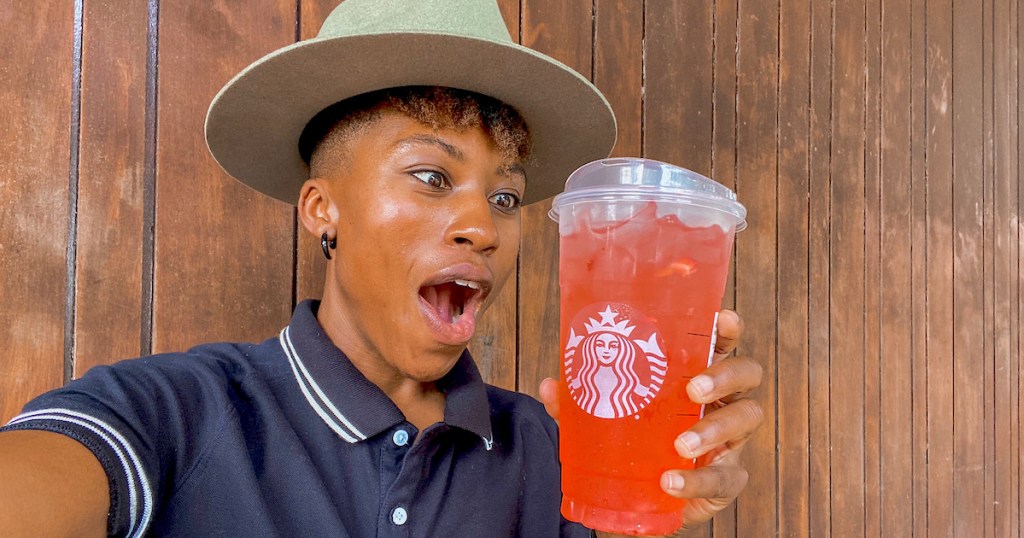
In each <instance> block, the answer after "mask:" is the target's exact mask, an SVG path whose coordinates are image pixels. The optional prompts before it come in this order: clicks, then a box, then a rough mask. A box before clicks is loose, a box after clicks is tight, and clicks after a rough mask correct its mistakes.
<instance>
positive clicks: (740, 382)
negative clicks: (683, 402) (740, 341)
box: [686, 357, 764, 404]
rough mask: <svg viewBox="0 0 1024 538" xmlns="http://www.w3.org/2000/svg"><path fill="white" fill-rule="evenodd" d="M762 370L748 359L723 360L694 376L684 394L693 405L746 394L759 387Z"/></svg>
mask: <svg viewBox="0 0 1024 538" xmlns="http://www.w3.org/2000/svg"><path fill="white" fill-rule="evenodd" d="M763 375H764V369H763V368H761V365H760V364H758V363H757V361H755V360H753V359H751V358H748V357H729V358H727V359H723V360H721V361H719V362H717V363H715V364H712V365H711V366H709V367H708V369H707V370H704V373H702V374H700V375H697V376H695V377H694V378H693V379H691V380H690V382H689V383H688V384H687V385H686V394H687V395H689V396H690V400H692V401H693V402H694V403H703V404H709V403H712V402H714V401H716V400H720V399H723V398H727V401H728V399H735V398H729V397H734V396H735V395H738V394H743V393H746V392H748V391H750V390H752V389H755V388H757V387H758V386H760V385H761V377H762V376H763Z"/></svg>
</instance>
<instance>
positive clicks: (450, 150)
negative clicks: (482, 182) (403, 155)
mask: <svg viewBox="0 0 1024 538" xmlns="http://www.w3.org/2000/svg"><path fill="white" fill-rule="evenodd" d="M415 142H420V143H425V144H430V145H432V146H437V147H439V148H441V149H442V150H444V152H445V153H447V154H448V156H449V157H451V158H453V159H456V160H459V161H464V160H466V156H465V155H464V154H463V153H462V151H461V150H459V148H457V147H455V146H453V145H451V144H449V143H448V142H445V141H444V140H443V139H441V138H438V137H436V136H431V135H424V134H419V135H412V136H410V137H407V138H403V139H401V140H399V141H398V142H397V143H396V144H395V145H396V146H407V145H409V144H412V143H415Z"/></svg>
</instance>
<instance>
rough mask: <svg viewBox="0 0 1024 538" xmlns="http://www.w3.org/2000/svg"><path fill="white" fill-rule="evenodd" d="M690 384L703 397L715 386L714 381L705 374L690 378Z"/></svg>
mask: <svg viewBox="0 0 1024 538" xmlns="http://www.w3.org/2000/svg"><path fill="white" fill-rule="evenodd" d="M690 384H691V385H693V388H694V389H696V390H697V393H698V394H700V396H702V397H704V396H707V395H708V394H711V391H712V390H714V388H715V382H714V381H712V380H711V378H710V377H708V376H706V375H699V376H697V377H694V378H693V379H691V380H690Z"/></svg>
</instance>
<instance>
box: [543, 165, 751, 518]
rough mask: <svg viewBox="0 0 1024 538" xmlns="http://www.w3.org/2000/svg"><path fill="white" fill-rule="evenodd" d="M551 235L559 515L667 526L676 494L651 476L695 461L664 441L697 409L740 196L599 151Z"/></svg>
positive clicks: (566, 195)
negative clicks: (696, 380) (692, 389)
mask: <svg viewBox="0 0 1024 538" xmlns="http://www.w3.org/2000/svg"><path fill="white" fill-rule="evenodd" d="M549 216H550V217H551V218H552V219H554V220H555V221H557V222H558V229H559V236H560V256H559V284H560V286H561V344H562V347H561V349H562V353H563V356H562V362H563V364H562V384H561V392H560V394H559V398H560V412H559V429H560V441H559V443H560V449H559V452H560V453H559V456H560V459H561V462H562V514H563V515H564V516H565V517H566V518H567V519H569V520H572V521H578V522H581V523H583V524H584V525H586V526H588V527H590V528H594V529H598V530H603V531H609V532H616V533H620V534H640V535H645V534H646V535H659V534H670V533H672V532H674V531H676V530H677V529H678V528H679V527H680V526H682V508H683V506H684V505H685V501H684V500H682V499H677V498H675V497H671V496H669V495H668V494H666V493H664V492H663V491H662V489H661V486H660V479H661V474H662V473H663V472H664V471H666V470H669V469H686V468H692V467H693V465H694V461H685V460H681V458H680V457H679V455H678V454H677V453H676V452H675V450H674V448H673V440H674V439H675V438H676V437H677V436H678V435H679V434H681V433H682V432H683V431H685V430H686V429H688V428H689V427H690V426H692V425H693V424H694V423H695V422H697V420H699V419H700V417H701V416H702V414H703V408H702V406H700V405H697V404H694V403H693V402H691V401H690V399H689V397H688V396H687V394H686V384H687V383H688V382H689V380H690V379H691V378H692V377H693V376H695V375H697V374H699V373H700V372H701V371H703V370H704V369H705V368H706V367H707V366H708V363H709V361H710V360H711V357H712V356H713V353H714V347H715V334H716V325H717V322H718V311H719V309H720V307H721V303H722V295H723V294H724V293H725V282H726V277H727V276H728V273H729V258H730V254H731V252H732V244H733V237H734V235H735V233H736V232H737V231H739V230H742V229H743V228H745V227H746V221H745V218H746V209H745V208H744V207H743V206H742V205H740V204H739V203H738V202H737V201H736V195H735V194H734V193H733V192H732V191H730V190H729V189H727V188H725V187H724V186H723V185H721V184H719V183H716V182H714V181H712V180H710V179H708V178H706V177H704V176H702V175H700V174H697V173H695V172H691V171H689V170H686V169H684V168H679V167H677V166H673V165H671V164H667V163H662V162H658V161H652V160H649V159H634V158H629V159H604V160H600V161H595V162H592V163H589V164H587V165H584V166H583V167H581V168H580V169H578V170H576V171H575V172H574V173H573V174H572V175H571V176H570V177H569V179H568V181H566V187H565V192H563V193H562V194H560V195H558V196H556V197H555V199H554V203H553V206H552V209H551V211H550V212H549Z"/></svg>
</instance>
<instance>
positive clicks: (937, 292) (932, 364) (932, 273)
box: [925, 0, 956, 536]
mask: <svg viewBox="0 0 1024 538" xmlns="http://www.w3.org/2000/svg"><path fill="white" fill-rule="evenodd" d="M952 19H953V3H952V1H951V0H929V1H928V4H927V20H926V22H925V24H926V27H927V40H928V44H927V47H928V49H927V50H928V58H927V60H926V61H927V64H926V65H927V77H928V78H927V91H928V96H927V107H928V108H927V112H926V113H927V120H926V122H927V126H926V129H927V130H926V132H927V144H928V146H927V149H926V154H925V155H927V174H928V175H927V178H928V186H927V192H928V199H927V203H928V210H927V214H928V217H927V218H928V239H927V245H926V248H927V256H928V261H927V275H926V278H927V284H926V285H927V290H928V291H927V294H928V296H927V301H928V313H927V315H928V327H927V335H928V342H927V346H928V347H927V353H928V366H927V368H928V385H927V386H928V403H927V406H928V534H929V535H937V536H953V535H954V529H953V520H954V514H955V513H956V510H955V508H956V504H955V503H954V501H953V497H954V493H953V486H954V483H953V474H954V473H953V456H954V454H953V441H954V439H953V435H954V432H953V420H954V417H953V379H954V378H953V345H954V342H953V199H952V194H953V120H952V110H951V108H952V106H953V95H952V91H953V87H952V84H953V77H952V75H953V72H952V70H953V21H952Z"/></svg>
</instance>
